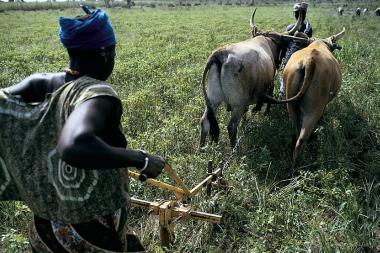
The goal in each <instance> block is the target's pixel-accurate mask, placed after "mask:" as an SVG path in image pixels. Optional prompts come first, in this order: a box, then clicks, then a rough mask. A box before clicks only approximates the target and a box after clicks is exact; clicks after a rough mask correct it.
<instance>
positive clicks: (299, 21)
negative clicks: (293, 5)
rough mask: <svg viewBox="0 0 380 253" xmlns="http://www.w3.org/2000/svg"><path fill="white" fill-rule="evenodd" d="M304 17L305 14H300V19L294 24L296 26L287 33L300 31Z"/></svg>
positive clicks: (291, 33)
mask: <svg viewBox="0 0 380 253" xmlns="http://www.w3.org/2000/svg"><path fill="white" fill-rule="evenodd" d="M302 18H303V14H302V13H300V15H299V16H298V19H297V23H296V24H295V25H294V27H293V28H292V29H291V30H290V31H289V32H287V33H286V34H289V35H293V34H294V33H295V32H296V31H299V29H300V28H301V25H302Z"/></svg>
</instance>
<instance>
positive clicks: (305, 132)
mask: <svg viewBox="0 0 380 253" xmlns="http://www.w3.org/2000/svg"><path fill="white" fill-rule="evenodd" d="M321 115H322V113H318V114H311V115H309V116H307V114H306V115H303V118H302V126H301V129H300V132H299V136H298V139H297V142H296V145H295V147H294V151H293V162H292V170H294V168H295V166H296V162H297V158H298V156H299V154H300V151H301V149H302V147H303V146H304V144H305V142H306V141H307V140H308V138H309V137H310V135H311V133H312V132H313V130H314V128H315V126H316V125H317V122H318V120H319V118H320V117H321Z"/></svg>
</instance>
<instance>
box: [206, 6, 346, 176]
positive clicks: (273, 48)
mask: <svg viewBox="0 0 380 253" xmlns="http://www.w3.org/2000/svg"><path fill="white" fill-rule="evenodd" d="M255 12H256V9H255V10H254V12H253V14H252V16H251V20H250V26H251V32H252V38H250V39H248V40H245V41H242V42H238V43H234V44H229V45H226V46H222V47H220V48H217V49H216V50H214V51H213V52H212V53H211V55H210V56H209V57H208V60H207V63H206V66H205V69H204V72H203V77H202V89H203V95H204V99H205V103H206V108H205V111H204V114H203V116H202V118H201V121H200V125H201V131H200V147H203V146H205V144H206V137H207V135H208V134H209V135H210V139H211V141H215V142H217V141H218V138H219V126H218V122H217V119H216V116H215V114H216V111H217V109H218V107H219V105H220V104H221V103H222V102H224V103H226V104H227V110H229V111H231V118H230V120H229V123H228V126H227V130H228V135H229V139H230V145H231V148H232V147H234V146H235V144H236V135H237V127H238V125H239V123H240V120H241V119H242V117H243V115H244V114H245V113H246V112H247V110H248V106H249V105H253V104H256V107H255V108H254V110H253V111H258V110H260V109H261V106H262V105H263V103H268V105H267V108H266V109H267V110H268V109H269V106H270V104H271V103H276V104H279V103H287V109H288V113H289V117H290V119H291V121H292V128H293V159H292V165H291V168H292V169H294V167H295V165H296V161H297V157H298V155H299V153H300V150H301V148H302V146H303V145H304V143H305V142H306V140H307V139H308V138H309V136H310V134H311V133H312V132H313V130H314V128H315V127H316V124H317V122H318V120H319V119H320V118H321V116H322V114H323V111H324V109H325V107H326V105H327V104H328V103H329V102H330V101H331V100H332V99H333V98H334V97H335V96H336V95H337V93H338V91H339V88H340V84H341V81H342V74H341V69H340V65H339V63H338V62H337V60H336V59H335V57H334V56H333V54H332V53H331V52H332V51H333V50H334V49H340V46H339V45H337V43H336V42H337V41H338V40H339V39H341V38H342V37H343V35H344V33H345V29H344V28H343V30H342V31H341V32H340V33H338V34H336V35H333V36H331V37H328V38H326V39H316V38H307V35H306V34H303V33H299V32H298V30H299V28H300V27H301V24H302V18H301V15H300V16H299V19H298V21H297V23H296V25H295V26H294V28H293V29H292V30H291V31H289V32H286V33H277V32H261V31H259V30H258V28H257V26H256V25H255V24H254V16H255ZM291 40H293V41H298V43H302V44H303V45H304V46H305V48H303V49H301V50H299V51H297V52H295V53H294V54H293V55H292V56H291V58H290V59H289V61H288V63H287V65H286V66H285V69H284V72H283V78H284V83H285V87H286V99H285V100H278V99H275V98H273V97H272V94H273V88H274V77H275V72H276V59H278V57H279V53H280V49H281V47H282V46H283V45H284V44H285V43H288V42H289V41H291ZM206 79H207V81H208V85H207V88H206V85H205V82H206Z"/></svg>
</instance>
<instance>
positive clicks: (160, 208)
mask: <svg viewBox="0 0 380 253" xmlns="http://www.w3.org/2000/svg"><path fill="white" fill-rule="evenodd" d="M164 171H165V172H166V173H168V175H169V177H170V178H171V179H172V180H173V181H174V182H175V183H176V186H173V185H171V184H167V183H163V182H160V181H159V180H156V179H151V178H148V179H147V180H146V181H145V183H147V184H149V185H152V186H155V187H158V188H161V189H164V190H168V191H171V192H173V193H174V194H175V196H176V198H177V200H162V201H146V200H140V199H136V198H131V204H132V206H138V207H145V208H149V209H150V213H151V214H154V215H158V216H159V226H160V239H161V245H162V246H165V247H169V246H170V244H171V243H172V242H173V239H174V222H175V221H178V220H185V221H186V220H189V219H196V220H202V221H207V222H210V223H213V224H219V223H220V221H221V218H222V216H221V215H216V214H210V213H205V212H199V211H194V210H192V208H191V205H186V204H182V203H181V200H183V199H189V198H190V197H192V196H195V195H196V194H198V193H199V192H200V191H201V190H202V188H203V187H205V186H206V187H207V194H208V195H210V194H211V183H212V182H215V181H219V178H220V177H221V176H222V169H217V170H215V171H214V172H213V171H212V161H209V163H208V170H207V172H208V173H207V174H208V176H207V177H206V178H205V179H204V180H203V181H202V182H200V183H199V184H198V185H196V186H195V187H194V188H193V189H191V190H189V188H187V186H186V185H185V184H184V182H183V181H182V179H181V178H180V177H179V176H178V175H177V173H176V172H175V171H174V170H173V169H172V168H171V167H170V165H169V164H166V165H165V167H164ZM128 173H129V176H130V177H132V178H134V179H136V180H138V179H139V176H140V174H139V173H136V172H133V171H129V172H128Z"/></svg>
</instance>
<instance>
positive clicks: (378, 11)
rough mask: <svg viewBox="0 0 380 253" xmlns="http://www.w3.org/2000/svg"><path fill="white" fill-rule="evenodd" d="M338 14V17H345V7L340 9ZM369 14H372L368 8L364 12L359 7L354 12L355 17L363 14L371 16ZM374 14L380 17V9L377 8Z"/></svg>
mask: <svg viewBox="0 0 380 253" xmlns="http://www.w3.org/2000/svg"><path fill="white" fill-rule="evenodd" d="M337 12H338V15H339V16H343V12H344V9H343V7H338V9H337ZM369 13H370V11H369V9H368V8H364V9H363V11H362V9H361V8H359V7H358V8H356V9H355V10H354V15H356V16H360V15H361V14H363V15H369ZM373 14H374V15H375V16H380V8H377V9H376V10H375V11H374V12H373Z"/></svg>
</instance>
